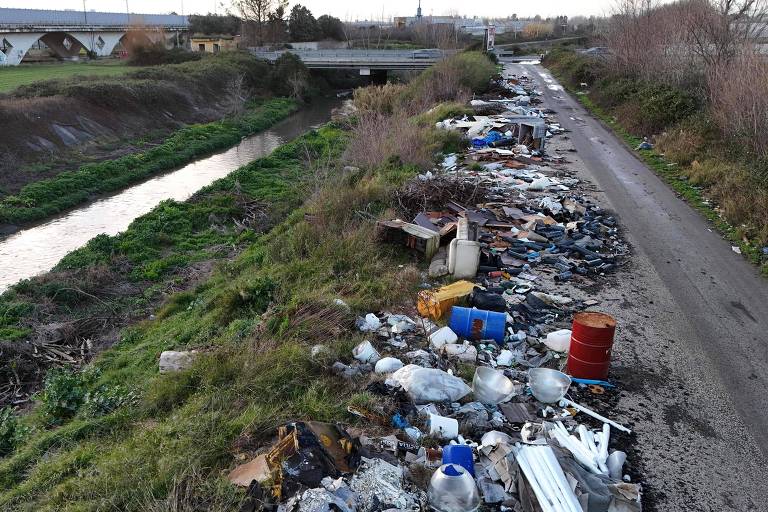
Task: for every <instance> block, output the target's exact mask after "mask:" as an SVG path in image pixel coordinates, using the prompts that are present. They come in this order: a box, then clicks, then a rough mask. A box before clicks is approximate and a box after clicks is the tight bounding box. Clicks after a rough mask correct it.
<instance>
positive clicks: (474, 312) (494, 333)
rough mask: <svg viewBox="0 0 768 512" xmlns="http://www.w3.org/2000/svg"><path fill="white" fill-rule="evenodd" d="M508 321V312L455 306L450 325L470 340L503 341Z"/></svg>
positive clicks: (457, 332)
mask: <svg viewBox="0 0 768 512" xmlns="http://www.w3.org/2000/svg"><path fill="white" fill-rule="evenodd" d="M506 323H507V314H506V313H497V312H496V311H486V310H484V309H474V308H462V307H460V306H453V307H452V308H451V319H450V320H449V321H448V327H450V328H451V329H452V330H453V332H455V333H456V334H458V335H459V336H462V337H464V338H467V339H469V340H494V341H496V343H503V342H504V327H506Z"/></svg>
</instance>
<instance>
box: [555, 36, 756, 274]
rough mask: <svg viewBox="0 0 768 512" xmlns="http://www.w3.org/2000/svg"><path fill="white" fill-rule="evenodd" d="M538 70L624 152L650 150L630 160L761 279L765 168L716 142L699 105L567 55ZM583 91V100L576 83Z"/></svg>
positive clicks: (732, 145) (721, 139)
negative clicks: (647, 146)
mask: <svg viewBox="0 0 768 512" xmlns="http://www.w3.org/2000/svg"><path fill="white" fill-rule="evenodd" d="M544 64H545V65H546V66H547V67H548V68H549V69H550V70H551V71H552V72H553V74H554V75H555V76H556V77H558V78H559V79H560V81H561V82H562V84H563V85H564V86H565V87H566V88H568V89H569V90H570V91H571V93H572V94H574V96H575V97H576V98H577V99H578V101H579V102H581V103H582V105H584V106H585V107H586V108H587V109H588V110H589V111H590V112H592V114H594V115H595V116H596V117H598V118H599V119H600V120H602V121H603V122H604V123H605V124H606V125H607V126H609V127H610V128H611V129H612V130H613V131H614V132H615V133H616V134H617V135H618V136H619V137H620V138H621V139H622V140H624V142H626V143H627V145H629V146H630V147H631V148H632V149H634V148H636V147H637V146H638V145H639V144H640V143H641V142H642V140H643V137H644V136H645V137H649V138H651V139H653V142H655V144H656V146H655V148H654V149H653V150H639V151H637V154H638V156H639V157H640V158H641V159H642V160H643V161H644V162H645V163H646V164H647V165H648V166H649V167H650V168H651V169H653V171H654V172H655V173H656V174H658V175H659V177H661V178H662V179H663V180H664V181H665V182H666V183H667V184H669V185H670V187H672V189H673V190H675V191H676V192H677V193H678V194H679V195H680V196H681V197H682V198H683V199H685V201H686V202H688V203H689V204H690V205H691V206H692V207H694V208H695V209H696V210H698V211H699V212H700V213H701V214H702V215H704V216H705V217H706V218H707V219H708V220H709V221H711V222H712V224H713V225H714V226H715V227H716V228H717V229H718V231H719V232H721V233H722V234H723V235H724V236H725V237H727V238H728V239H729V240H730V241H731V242H732V243H734V244H735V245H738V246H739V247H740V248H741V251H742V253H743V254H744V255H746V257H747V258H749V260H750V261H752V262H753V263H756V264H758V265H760V266H761V271H762V272H763V273H764V274H768V257H766V256H765V255H764V254H763V253H762V248H763V247H764V246H766V245H768V223H766V222H765V219H766V217H768V183H766V180H765V178H764V177H765V176H766V174H768V172H767V170H768V162H764V161H761V159H760V158H758V157H756V156H755V155H754V154H752V153H750V151H749V150H748V149H747V148H746V145H745V144H743V141H739V140H738V139H735V138H733V137H729V136H727V135H725V134H723V133H722V132H721V131H720V130H719V129H718V128H717V127H716V125H715V123H714V122H713V121H712V119H711V117H710V115H709V113H708V110H707V105H706V103H705V102H704V101H702V100H701V99H699V98H697V97H695V96H693V95H692V94H690V93H689V92H688V91H683V90H680V89H677V88H674V87H671V86H667V85H663V84H658V83H650V82H643V81H638V80H635V79H630V78H625V77H616V76H612V75H611V74H609V73H608V72H607V70H606V69H605V68H604V66H602V65H601V64H600V62H599V61H595V60H594V59H589V58H587V57H584V56H581V55H578V54H576V53H574V52H571V51H563V50H557V51H553V52H551V53H549V54H548V55H547V57H546V58H545V61H544ZM582 82H585V83H588V84H590V89H589V91H588V92H587V93H584V92H582V91H579V90H578V86H579V84H580V83H582Z"/></svg>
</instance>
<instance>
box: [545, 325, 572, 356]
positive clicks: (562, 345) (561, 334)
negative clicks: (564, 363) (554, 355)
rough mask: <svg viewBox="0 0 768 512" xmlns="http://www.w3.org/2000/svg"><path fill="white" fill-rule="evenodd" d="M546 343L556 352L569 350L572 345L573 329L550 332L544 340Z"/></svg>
mask: <svg viewBox="0 0 768 512" xmlns="http://www.w3.org/2000/svg"><path fill="white" fill-rule="evenodd" d="M544 345H546V346H547V347H549V348H550V349H552V350H554V351H555V352H568V349H569V348H570V347H571V330H570V329H560V330H559V331H554V332H550V333H549V334H547V337H546V339H545V340H544Z"/></svg>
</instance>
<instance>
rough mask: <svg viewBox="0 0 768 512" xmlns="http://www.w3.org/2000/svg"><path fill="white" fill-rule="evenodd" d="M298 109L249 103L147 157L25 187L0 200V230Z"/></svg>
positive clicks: (179, 161)
mask: <svg viewBox="0 0 768 512" xmlns="http://www.w3.org/2000/svg"><path fill="white" fill-rule="evenodd" d="M297 108H298V103H297V102H296V101H294V100H291V99H286V98H278V99H271V100H264V101H256V102H252V103H251V104H250V105H249V106H248V108H247V112H246V113H245V114H242V115H240V116H237V117H233V118H229V119H224V120H222V121H216V122H213V123H206V124H199V125H193V126H189V127H186V128H182V129H181V130H179V131H177V132H176V133H174V134H173V135H171V136H170V137H168V138H167V139H165V141H163V143H162V144H160V145H158V146H155V147H153V148H151V149H149V150H147V151H143V152H140V153H135V154H131V155H128V156H124V157H121V158H118V159H116V160H108V161H104V162H99V163H92V164H86V165H84V166H82V167H80V168H79V169H77V170H74V171H67V172H63V173H60V174H58V175H57V176H55V177H53V178H50V179H46V180H41V181H38V182H35V183H31V184H29V185H26V186H25V187H24V188H22V189H21V191H20V192H19V193H18V194H15V195H12V196H7V197H5V198H3V199H2V200H0V224H21V223H25V222H32V221H36V220H40V219H44V218H46V217H49V216H51V215H54V214H56V213H59V212H61V211H63V210H66V209H68V208H71V207H73V206H76V205H78V204H81V203H83V202H85V201H87V200H88V199H89V198H90V197H92V196H93V195H94V194H102V193H106V192H113V191H115V190H120V189H122V188H125V187H126V186H128V185H130V184H132V183H136V182H138V181H141V180H143V179H146V178H148V177H149V176H152V175H153V174H157V173H159V172H162V171H166V170H169V169H173V168H176V167H179V166H181V165H183V164H186V163H188V162H190V161H192V160H194V159H195V158H198V157H200V156H202V155H206V154H209V153H212V152H214V151H217V150H220V149H223V148H227V147H230V146H233V145H235V144H237V143H238V142H239V141H240V139H241V138H242V137H244V136H246V135H251V134H253V133H256V132H259V131H262V130H265V129H266V128H269V127H270V126H272V125H273V124H274V123H276V122H277V121H280V120H281V119H284V118H285V117H287V116H288V115H290V114H291V113H292V112H294V111H295V110H296V109H297Z"/></svg>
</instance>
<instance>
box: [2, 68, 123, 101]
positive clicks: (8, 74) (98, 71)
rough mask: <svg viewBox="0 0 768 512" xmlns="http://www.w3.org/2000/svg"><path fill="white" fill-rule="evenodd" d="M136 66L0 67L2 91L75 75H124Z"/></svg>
mask: <svg viewBox="0 0 768 512" xmlns="http://www.w3.org/2000/svg"><path fill="white" fill-rule="evenodd" d="M135 69H136V68H134V67H131V66H126V65H125V63H123V62H119V61H117V62H114V61H111V62H93V63H91V62H78V63H75V62H60V63H56V64H21V65H19V66H6V67H2V68H0V93H5V92H10V91H12V90H14V89H16V88H17V87H20V86H23V85H29V84H32V83H35V82H39V81H41V80H51V79H54V78H58V79H68V78H72V77H75V76H89V77H97V76H98V77H104V76H120V75H124V74H126V73H128V72H130V71H133V70H135Z"/></svg>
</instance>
